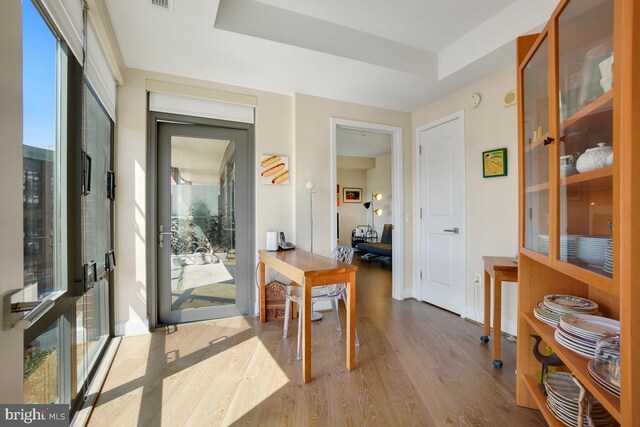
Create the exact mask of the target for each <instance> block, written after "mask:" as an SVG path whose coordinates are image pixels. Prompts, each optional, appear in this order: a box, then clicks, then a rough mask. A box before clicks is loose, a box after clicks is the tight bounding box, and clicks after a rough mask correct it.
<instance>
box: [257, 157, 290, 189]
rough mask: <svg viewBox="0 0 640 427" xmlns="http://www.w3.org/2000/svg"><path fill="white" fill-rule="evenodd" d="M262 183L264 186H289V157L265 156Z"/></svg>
mask: <svg viewBox="0 0 640 427" xmlns="http://www.w3.org/2000/svg"><path fill="white" fill-rule="evenodd" d="M260 181H261V182H262V184H263V185H289V157H287V156H269V155H264V154H263V155H262V160H261V162H260Z"/></svg>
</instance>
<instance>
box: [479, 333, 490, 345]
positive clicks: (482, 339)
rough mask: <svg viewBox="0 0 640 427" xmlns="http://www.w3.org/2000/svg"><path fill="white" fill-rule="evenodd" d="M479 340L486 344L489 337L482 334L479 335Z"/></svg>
mask: <svg viewBox="0 0 640 427" xmlns="http://www.w3.org/2000/svg"><path fill="white" fill-rule="evenodd" d="M480 341H482V342H483V343H485V344H487V343H488V342H489V337H488V336H486V335H482V336H481V337H480Z"/></svg>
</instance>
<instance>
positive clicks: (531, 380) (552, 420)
mask: <svg viewBox="0 0 640 427" xmlns="http://www.w3.org/2000/svg"><path fill="white" fill-rule="evenodd" d="M521 378H522V380H523V381H524V383H525V384H526V386H527V389H529V392H530V393H531V396H533V400H534V401H535V402H536V405H537V406H538V409H539V410H540V412H541V413H542V416H543V417H544V420H545V421H546V422H547V424H548V425H549V427H564V424H563V423H562V421H560V420H559V419H557V418H556V417H555V416H554V415H553V413H552V412H551V410H550V409H549V408H548V407H547V397H546V396H545V395H544V394H542V391H541V390H540V388H538V380H537V379H536V377H534V376H533V375H531V374H522V377H521Z"/></svg>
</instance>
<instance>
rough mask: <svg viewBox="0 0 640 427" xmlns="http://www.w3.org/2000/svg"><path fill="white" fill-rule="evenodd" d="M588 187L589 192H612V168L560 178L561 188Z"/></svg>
mask: <svg viewBox="0 0 640 427" xmlns="http://www.w3.org/2000/svg"><path fill="white" fill-rule="evenodd" d="M578 184H579V185H588V186H589V188H590V189H591V190H607V189H610V190H612V191H613V166H607V167H604V168H600V169H596V170H592V171H589V172H585V173H579V174H576V175H571V176H568V177H566V178H560V185H561V186H574V185H578Z"/></svg>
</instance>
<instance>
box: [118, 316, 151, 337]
mask: <svg viewBox="0 0 640 427" xmlns="http://www.w3.org/2000/svg"><path fill="white" fill-rule="evenodd" d="M115 332H116V335H117V336H133V335H147V334H148V333H149V321H148V320H146V319H145V320H142V319H133V320H127V321H122V322H118V323H116V331H115Z"/></svg>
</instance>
